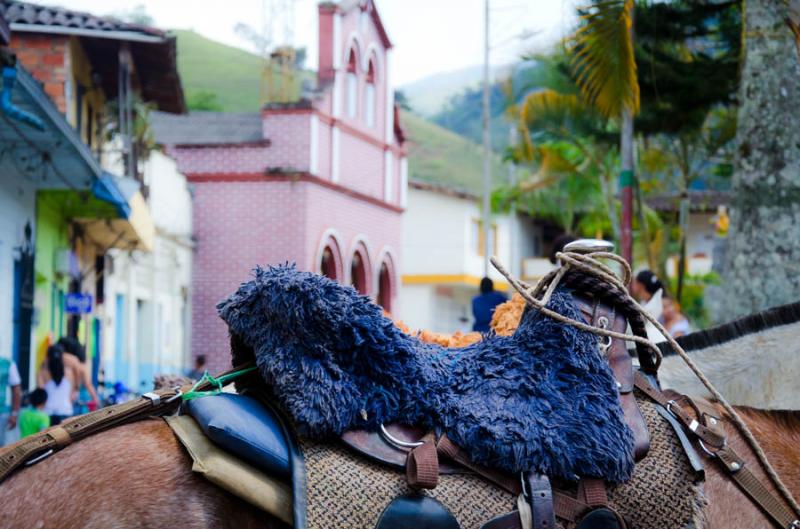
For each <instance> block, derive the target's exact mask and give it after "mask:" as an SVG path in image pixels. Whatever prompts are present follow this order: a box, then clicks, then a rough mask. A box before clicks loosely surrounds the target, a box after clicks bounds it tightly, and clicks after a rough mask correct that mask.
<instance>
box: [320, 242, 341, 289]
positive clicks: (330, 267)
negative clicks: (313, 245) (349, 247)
mask: <svg viewBox="0 0 800 529" xmlns="http://www.w3.org/2000/svg"><path fill="white" fill-rule="evenodd" d="M320 273H321V274H322V275H324V276H325V277H327V278H329V279H333V280H334V281H338V280H339V277H338V275H339V274H338V272H337V270H336V257H334V255H333V250H332V249H331V247H330V246H326V247H325V249H324V250H323V251H322V263H320Z"/></svg>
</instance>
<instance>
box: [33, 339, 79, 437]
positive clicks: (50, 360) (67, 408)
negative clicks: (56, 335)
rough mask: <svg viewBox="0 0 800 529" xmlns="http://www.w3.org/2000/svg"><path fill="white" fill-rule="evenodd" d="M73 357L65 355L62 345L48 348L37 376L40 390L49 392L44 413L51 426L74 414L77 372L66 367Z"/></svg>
mask: <svg viewBox="0 0 800 529" xmlns="http://www.w3.org/2000/svg"><path fill="white" fill-rule="evenodd" d="M70 356H72V355H69V354H64V350H63V349H62V348H61V346H60V345H58V344H56V345H51V346H50V347H48V348H47V358H46V359H45V362H44V364H43V365H42V368H41V369H40V370H39V375H38V376H37V383H38V385H39V387H40V388H43V389H44V390H45V391H47V402H46V403H45V407H44V411H45V413H47V414H48V415H49V416H50V424H51V425H56V424H60V423H61V421H63V420H64V419H66V418H67V417H70V416H72V414H73V406H72V402H73V392H74V391H75V370H74V369H72V368H69V366H67V365H65V359H66V358H68V357H70Z"/></svg>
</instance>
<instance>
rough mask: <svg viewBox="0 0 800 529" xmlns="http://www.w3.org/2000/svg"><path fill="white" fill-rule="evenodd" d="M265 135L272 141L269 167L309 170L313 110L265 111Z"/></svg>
mask: <svg viewBox="0 0 800 529" xmlns="http://www.w3.org/2000/svg"><path fill="white" fill-rule="evenodd" d="M263 123H264V137H265V138H266V139H268V140H269V141H270V147H269V161H268V167H271V168H281V169H292V170H296V171H308V170H309V161H310V150H311V110H308V111H307V112H302V113H293V112H292V113H273V112H269V111H266V112H264V121H263Z"/></svg>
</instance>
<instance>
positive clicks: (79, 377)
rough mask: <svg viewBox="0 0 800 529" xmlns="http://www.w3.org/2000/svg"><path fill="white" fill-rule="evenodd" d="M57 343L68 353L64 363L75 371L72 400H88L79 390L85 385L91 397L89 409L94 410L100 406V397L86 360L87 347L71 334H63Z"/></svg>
mask: <svg viewBox="0 0 800 529" xmlns="http://www.w3.org/2000/svg"><path fill="white" fill-rule="evenodd" d="M57 343H58V345H60V346H61V349H62V350H63V351H64V353H66V354H65V355H64V365H65V366H66V367H67V369H71V370H72V372H73V380H74V381H75V388H73V391H74V395H73V397H72V401H73V402H76V401H85V400H86V399H85V398H79V392H80V390H81V386H83V387H84V388H86V392H87V393H88V394H89V395H88V396H89V398H90V399H91V401H90V404H89V411H94V410H95V409H97V408H98V407H99V406H100V398H99V397H98V396H97V391H96V390H95V387H94V384H93V383H92V371H91V368H90V367H89V364H88V363H87V362H86V348H85V347H83V345H81V342H79V341H78V339H77V338H73V337H71V336H62V337H61V338H59V340H58V342H57ZM84 411H85V410H84Z"/></svg>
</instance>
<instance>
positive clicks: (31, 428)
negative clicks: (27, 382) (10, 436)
mask: <svg viewBox="0 0 800 529" xmlns="http://www.w3.org/2000/svg"><path fill="white" fill-rule="evenodd" d="M28 400H29V401H30V406H28V407H27V408H25V409H24V410H22V411H21V412H20V414H19V435H20V437H26V436H28V435H33V434H35V433H39V432H41V431H42V430H44V429H46V428H48V427H50V416H49V415H47V413H45V411H44V407H45V405H46V404H47V391H45V390H43V389H42V388H36V389H34V390H33V391H31V394H30V395H29V396H28Z"/></svg>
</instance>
